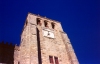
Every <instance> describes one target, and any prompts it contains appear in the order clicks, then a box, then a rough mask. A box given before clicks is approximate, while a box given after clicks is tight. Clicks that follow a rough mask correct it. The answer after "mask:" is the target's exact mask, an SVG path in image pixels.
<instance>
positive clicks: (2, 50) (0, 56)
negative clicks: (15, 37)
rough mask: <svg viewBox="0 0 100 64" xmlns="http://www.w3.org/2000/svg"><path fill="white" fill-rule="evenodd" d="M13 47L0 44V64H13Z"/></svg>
mask: <svg viewBox="0 0 100 64" xmlns="http://www.w3.org/2000/svg"><path fill="white" fill-rule="evenodd" d="M14 48H15V45H13V44H12V43H10V44H8V42H6V43H4V42H0V64H14V57H13V56H14Z"/></svg>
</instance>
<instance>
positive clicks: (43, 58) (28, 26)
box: [14, 13, 79, 64]
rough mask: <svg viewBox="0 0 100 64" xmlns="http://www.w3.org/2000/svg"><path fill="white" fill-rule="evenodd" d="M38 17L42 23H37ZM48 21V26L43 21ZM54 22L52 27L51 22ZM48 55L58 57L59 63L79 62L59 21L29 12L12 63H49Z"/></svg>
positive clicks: (72, 63)
mask: <svg viewBox="0 0 100 64" xmlns="http://www.w3.org/2000/svg"><path fill="white" fill-rule="evenodd" d="M37 18H40V21H41V24H42V25H37V21H36V19H37ZM45 20H46V21H48V27H45V26H44V21H45ZM52 22H53V23H55V28H54V29H53V28H52V25H51V23H52ZM43 29H49V30H51V31H52V32H53V33H54V38H52V37H46V36H43ZM49 56H53V61H54V64H55V60H54V57H58V61H59V64H79V63H78V60H77V58H76V55H75V53H74V50H73V48H72V45H71V43H70V40H69V38H68V36H67V34H66V33H64V31H63V29H62V27H61V24H60V22H57V21H55V20H51V19H48V18H45V17H41V16H38V15H34V14H31V13H29V14H28V16H27V19H26V22H25V25H24V28H23V32H22V35H21V44H20V46H19V50H15V55H14V59H15V60H14V64H18V62H19V63H20V64H50V61H49Z"/></svg>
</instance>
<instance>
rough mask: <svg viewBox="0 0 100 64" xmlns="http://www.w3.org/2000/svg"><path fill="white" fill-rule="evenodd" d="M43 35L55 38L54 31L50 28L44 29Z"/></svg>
mask: <svg viewBox="0 0 100 64" xmlns="http://www.w3.org/2000/svg"><path fill="white" fill-rule="evenodd" d="M42 31H43V36H46V37H49V38H54V32H53V31H52V30H50V29H47V28H46V29H43V30H42Z"/></svg>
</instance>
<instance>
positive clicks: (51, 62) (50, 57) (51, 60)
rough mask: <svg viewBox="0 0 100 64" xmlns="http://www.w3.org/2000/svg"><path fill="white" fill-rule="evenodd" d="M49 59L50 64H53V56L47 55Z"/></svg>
mask: <svg viewBox="0 0 100 64" xmlns="http://www.w3.org/2000/svg"><path fill="white" fill-rule="evenodd" d="M49 61H50V64H54V62H53V56H49Z"/></svg>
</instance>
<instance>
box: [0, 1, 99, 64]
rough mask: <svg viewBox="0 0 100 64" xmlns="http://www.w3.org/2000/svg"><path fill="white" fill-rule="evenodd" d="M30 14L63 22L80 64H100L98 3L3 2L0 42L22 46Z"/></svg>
mask: <svg viewBox="0 0 100 64" xmlns="http://www.w3.org/2000/svg"><path fill="white" fill-rule="evenodd" d="M28 12H31V13H34V14H39V15H41V16H46V17H47V18H50V19H54V20H57V21H59V22H61V24H62V27H63V29H64V31H65V32H66V33H67V34H68V36H69V38H70V41H71V43H72V45H73V48H74V50H75V53H76V55H77V58H78V60H79V62H80V64H100V1H99V0H0V41H5V42H12V43H13V44H19V43H20V35H21V32H22V28H23V25H24V22H25V19H26V16H27V14H28Z"/></svg>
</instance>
